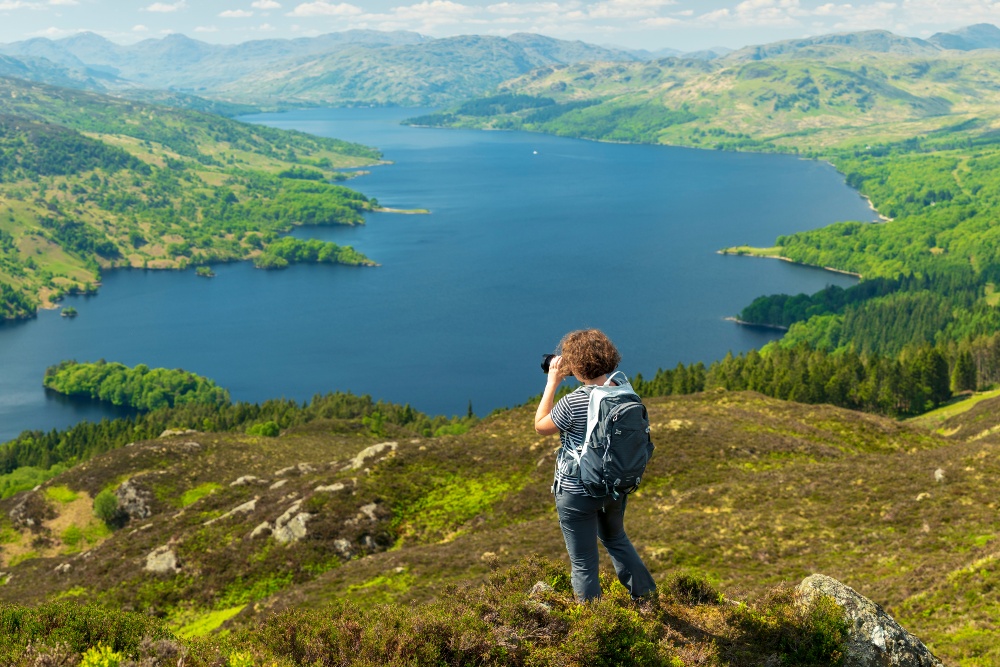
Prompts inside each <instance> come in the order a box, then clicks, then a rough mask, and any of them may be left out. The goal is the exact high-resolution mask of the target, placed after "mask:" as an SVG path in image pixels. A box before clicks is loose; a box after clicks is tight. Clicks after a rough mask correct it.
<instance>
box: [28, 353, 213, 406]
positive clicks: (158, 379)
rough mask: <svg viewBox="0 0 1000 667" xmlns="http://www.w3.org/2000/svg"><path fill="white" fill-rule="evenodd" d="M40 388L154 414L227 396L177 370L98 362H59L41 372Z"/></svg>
mask: <svg viewBox="0 0 1000 667" xmlns="http://www.w3.org/2000/svg"><path fill="white" fill-rule="evenodd" d="M42 384H43V385H45V387H46V388H48V389H51V390H53V391H56V392H58V393H60V394H65V395H67V396H82V397H86V398H93V399H98V400H101V401H108V402H110V403H113V404H114V405H124V406H128V407H132V408H135V409H137V410H143V411H145V410H156V409H157V408H167V407H175V406H181V405H185V404H190V403H207V404H213V405H226V404H228V403H229V392H228V391H226V390H225V389H223V388H222V387H219V386H217V385H216V384H215V382H213V381H212V380H209V379H208V378H204V377H201V376H199V375H195V374H194V373H189V372H188V371H185V370H182V369H180V368H176V369H167V368H150V367H149V366H146V365H145V364H139V365H138V366H136V367H134V368H129V367H128V366H125V365H124V364H120V363H116V362H107V361H104V360H103V359H101V360H100V361H97V362H95V363H78V362H76V361H63V362H62V363H60V364H58V365H56V366H50V367H49V368H48V369H46V371H45V379H44V380H43V381H42Z"/></svg>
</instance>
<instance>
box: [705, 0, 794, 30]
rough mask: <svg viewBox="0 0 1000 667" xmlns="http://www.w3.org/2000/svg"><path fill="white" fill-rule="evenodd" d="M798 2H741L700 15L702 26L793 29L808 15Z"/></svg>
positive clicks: (782, 0) (774, 0)
mask: <svg viewBox="0 0 1000 667" xmlns="http://www.w3.org/2000/svg"><path fill="white" fill-rule="evenodd" d="M808 13H809V12H808V11H807V10H804V9H803V8H802V7H801V5H800V4H799V0H743V2H740V3H739V4H737V5H736V6H735V7H733V8H732V9H729V8H728V7H726V8H723V9H716V10H715V11H711V12H707V13H705V14H702V15H700V16H699V17H698V18H697V21H698V22H699V23H702V24H714V25H727V27H732V26H738V27H740V28H750V27H793V26H799V25H801V19H802V18H803V17H805V16H807V15H808Z"/></svg>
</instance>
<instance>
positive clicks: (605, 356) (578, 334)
mask: <svg viewBox="0 0 1000 667" xmlns="http://www.w3.org/2000/svg"><path fill="white" fill-rule="evenodd" d="M559 353H560V354H561V355H562V364H561V365H562V366H563V367H564V368H566V370H567V371H569V372H570V373H572V374H573V375H575V376H577V377H578V378H582V379H584V380H593V379H594V378H599V377H601V376H602V375H607V374H608V373H610V372H612V371H613V370H615V369H616V368H618V363H619V362H620V361H621V360H622V355H621V354H619V353H618V348H616V347H615V344H614V343H612V342H611V339H610V338H608V337H607V336H605V335H604V332H603V331H600V330H599V329H581V330H579V331H570V332H569V333H568V334H566V335H565V336H563V337H562V340H561V341H559Z"/></svg>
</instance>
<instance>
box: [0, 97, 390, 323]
mask: <svg viewBox="0 0 1000 667" xmlns="http://www.w3.org/2000/svg"><path fill="white" fill-rule="evenodd" d="M378 157H379V155H378V153H377V152H376V151H374V150H372V149H369V148H366V147H364V146H359V145H356V144H350V143H347V142H343V141H338V140H335V139H324V138H319V137H314V136H311V135H306V134H303V133H298V132H289V131H282V130H275V129H271V128H267V127H259V126H251V125H247V124H244V123H240V122H237V121H233V120H229V119H226V118H222V117H219V116H214V115H210V114H205V113H200V112H195V111H185V110H179V109H171V108H166V107H160V106H155V105H150V104H144V103H138V102H132V101H127V100H121V99H116V98H111V97H107V96H103V95H98V94H94V93H85V92H81V91H75V90H68V89H61V88H53V87H49V86H45V85H40V84H33V83H28V82H25V81H21V80H17V79H4V78H0V294H2V296H3V299H2V300H0V318H17V317H27V316H30V315H31V314H32V313H33V312H34V310H35V308H37V307H38V306H39V305H40V304H47V303H50V302H51V301H52V300H54V299H58V298H59V297H60V295H62V294H64V293H66V292H69V291H79V290H92V289H95V285H96V283H97V282H98V281H99V280H100V272H101V270H103V269H106V268H111V267H120V266H133V267H147V268H182V267H185V266H188V265H191V264H204V263H209V262H215V261H230V260H236V259H244V258H249V257H254V256H256V255H258V254H260V253H261V252H265V253H266V252H267V249H268V247H269V246H270V245H271V244H272V243H274V242H275V241H276V240H278V238H279V237H280V236H281V235H282V234H283V233H285V232H287V231H289V230H290V229H291V228H292V226H293V225H301V224H359V223H361V222H362V217H361V212H362V211H365V210H369V209H371V208H372V207H373V206H374V203H373V202H371V201H370V200H368V198H366V197H365V196H364V195H361V194H359V193H357V192H354V191H352V190H350V189H348V188H345V187H343V186H340V185H334V184H333V183H332V181H334V180H339V179H342V178H343V176H342V175H340V174H338V173H337V171H336V169H337V168H338V167H343V166H348V165H351V166H356V165H364V164H370V163H372V162H374V161H376V160H377V159H378ZM347 250H349V249H341V248H339V247H337V246H335V245H334V244H325V245H324V247H323V248H316V249H313V250H312V251H311V254H310V253H309V252H307V253H304V254H303V253H301V252H299V253H295V252H292V253H291V254H289V253H288V252H286V253H285V254H286V255H287V256H286V257H284V258H283V259H282V261H285V262H287V261H289V260H290V261H296V260H303V261H326V260H320V256H321V255H322V257H323V258H326V259H329V258H336V259H338V260H339V261H343V262H346V263H353V264H364V263H370V262H369V261H368V260H367V259H366V258H364V257H363V256H361V255H359V254H358V253H354V252H353V251H350V252H347Z"/></svg>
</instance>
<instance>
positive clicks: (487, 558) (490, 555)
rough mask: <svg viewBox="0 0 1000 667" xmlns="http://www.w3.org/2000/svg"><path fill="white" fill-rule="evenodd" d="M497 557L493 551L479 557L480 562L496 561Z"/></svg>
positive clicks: (485, 552)
mask: <svg viewBox="0 0 1000 667" xmlns="http://www.w3.org/2000/svg"><path fill="white" fill-rule="evenodd" d="M496 557H497V555H496V554H495V553H493V552H492V551H484V552H483V555H482V556H480V557H479V560H481V561H490V560H495V559H496Z"/></svg>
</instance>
